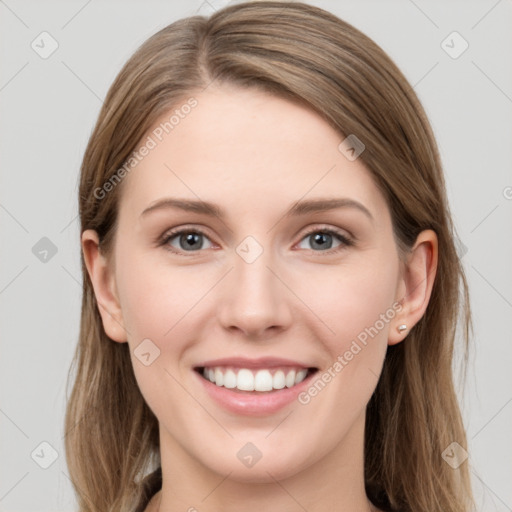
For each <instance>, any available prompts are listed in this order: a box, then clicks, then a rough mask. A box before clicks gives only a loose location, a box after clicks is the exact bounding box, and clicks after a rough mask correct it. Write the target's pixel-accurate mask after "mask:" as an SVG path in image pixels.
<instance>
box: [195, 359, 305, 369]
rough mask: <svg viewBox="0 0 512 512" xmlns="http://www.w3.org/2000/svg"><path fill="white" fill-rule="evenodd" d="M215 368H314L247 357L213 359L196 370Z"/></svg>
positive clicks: (295, 363)
mask: <svg viewBox="0 0 512 512" xmlns="http://www.w3.org/2000/svg"><path fill="white" fill-rule="evenodd" d="M215 366H234V367H236V368H277V367H283V366H290V367H294V368H297V367H299V368H314V367H313V366H312V365H310V364H307V363H302V362H300V361H294V360H292V359H283V358H280V357H259V358H255V359H248V358H246V357H225V358H221V359H211V360H208V361H203V362H201V363H199V364H197V365H195V368H204V367H207V368H212V367H215Z"/></svg>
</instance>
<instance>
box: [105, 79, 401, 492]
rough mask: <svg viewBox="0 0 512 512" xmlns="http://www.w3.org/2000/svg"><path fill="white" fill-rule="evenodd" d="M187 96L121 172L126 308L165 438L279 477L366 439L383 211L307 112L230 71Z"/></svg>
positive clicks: (384, 278)
mask: <svg viewBox="0 0 512 512" xmlns="http://www.w3.org/2000/svg"><path fill="white" fill-rule="evenodd" d="M194 97H195V99H196V100H197V105H196V106H195V107H194V108H193V109H190V112H189V113H188V114H187V115H184V116H183V117H182V118H181V117H180V120H179V122H178V123H176V124H175V126H174V128H173V129H172V131H169V133H165V132H164V133H163V136H162V134H161V130H160V131H157V132H154V131H151V132H149V134H150V135H151V134H152V133H153V135H151V136H152V138H153V139H154V141H156V146H155V147H153V148H152V149H151V150H150V151H149V152H148V154H147V155H146V156H145V157H144V158H143V159H142V161H141V162H140V163H139V164H138V165H137V166H136V167H135V168H134V169H133V170H132V171H131V172H130V173H129V175H127V176H126V178H125V181H124V183H123V191H122V196H121V202H120V210H119V225H118V231H117V233H116V239H115V247H114V263H115V264H114V267H113V269H114V270H113V273H114V275H113V277H114V281H115V290H116V291H115V293H116V297H117V299H118V303H119V310H120V315H121V317H120V323H122V325H123V326H124V328H125V330H126V334H125V336H126V337H125V340H126V339H127V341H128V343H129V348H130V353H131V357H132V362H133V367H134V371H135V375H136V379H137V382H138V385H139V386H140V390H141V392H142V394H143V396H144V398H145V400H146V401H147V403H148V405H149V407H150V408H151V409H152V411H153V412H154V413H155V415H156V417H157V418H158V420H159V423H160V432H161V451H162V452H165V453H171V454H172V457H173V460H179V461H181V462H182V463H185V461H188V463H191V464H194V465H196V466H197V467H198V468H200V470H201V471H212V472H215V473H219V474H222V475H226V474H228V473H231V478H234V479H238V480H240V481H251V482H258V481H259V482H263V481H267V480H268V479H269V473H270V474H271V475H273V477H275V478H277V479H281V478H285V477H287V476H292V475H293V474H294V473H297V472H299V471H302V470H305V469H307V468H308V467H313V466H314V465H315V464H317V463H319V462H320V461H321V460H327V459H328V458H329V457H333V456H334V455H335V454H338V455H339V454H340V453H344V454H349V453H351V450H353V449H354V448H353V447H354V446H356V448H357V450H360V449H361V445H360V444H358V443H359V441H360V440H361V439H362V432H363V428H364V415H365V408H366V404H367V402H368V400H369V399H370V397H371V395H372V393H373V391H374V389H375V387H376V385H377V381H378V377H379V374H380V371H381V368H382V364H383V360H384V356H385V352H386V348H387V345H388V342H389V336H390V330H391V329H393V330H396V325H395V324H396V323H397V321H396V317H397V315H398V310H399V306H398V307H397V305H396V301H397V300H399V299H400V298H401V297H402V293H401V291H400V286H399V283H400V268H401V267H400V260H399V256H398V253H397V248H396V245H395V242H394V238H393V233H392V224H391V218H390V213H389V210H388V208H387V205H386V203H385V200H384V197H383V196H382V194H381V193H380V191H379V190H378V188H377V187H376V185H375V183H374V182H373V180H372V178H371V175H370V173H369V171H368V170H367V169H366V168H365V166H364V164H363V163H362V161H361V159H360V158H358V159H356V160H354V161H350V160H349V159H347V158H346V156H345V154H344V153H342V152H341V151H340V150H339V149H338V146H339V145H340V143H341V142H342V141H343V139H344V138H345V137H344V136H342V135H340V134H339V133H337V132H336V131H335V130H334V129H332V128H331V127H330V126H329V125H328V124H326V122H325V121H324V120H322V118H321V117H320V116H318V115H317V114H316V113H314V112H312V111H310V110H308V109H306V108H304V107H301V106H297V105H296V104H294V103H291V102H288V101H285V100H283V99H279V98H277V97H274V96H270V95H268V94H265V93H262V92H258V91H255V90H242V89H238V88H234V87H227V86H222V87H217V88H214V87H213V86H211V87H209V88H208V89H206V90H205V91H204V92H202V93H198V94H195V95H194ZM173 110H174V109H173ZM187 110H188V109H187ZM171 114H172V112H171V113H170V114H166V115H165V116H163V117H162V119H161V120H159V122H158V123H156V124H155V127H154V128H157V127H158V126H159V125H160V122H164V121H165V120H168V119H169V117H170V115H171ZM154 133H159V134H160V138H161V140H158V138H157V137H156V136H155V135H154ZM167 200H168V201H167ZM165 201H167V202H165ZM198 202H203V203H210V207H209V208H208V207H205V206H204V204H203V205H202V206H201V204H199V203H198ZM322 202H324V203H322ZM322 204H323V205H324V206H323V207H322ZM212 205H213V206H212ZM213 208H214V209H215V211H214V213H212V212H213ZM119 341H121V340H119ZM141 343H143V345H141ZM141 352H142V353H146V355H144V356H141ZM142 361H144V362H142ZM211 380H214V381H215V382H211ZM254 387H256V390H252V391H251V388H254ZM356 440H357V442H356ZM275 454H279V457H275V456H274V455H275ZM270 455H272V456H270ZM260 456H261V458H260V459H259V460H258V457H260ZM338 460H339V459H338Z"/></svg>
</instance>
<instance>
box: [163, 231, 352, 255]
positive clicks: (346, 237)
mask: <svg viewBox="0 0 512 512" xmlns="http://www.w3.org/2000/svg"><path fill="white" fill-rule="evenodd" d="M343 231H345V230H341V229H340V228H336V227H333V226H330V225H327V224H324V225H322V224H317V225H314V226H312V227H311V228H309V229H307V230H306V231H304V232H302V234H301V237H300V239H299V240H298V242H297V243H296V244H295V245H294V247H295V246H296V245H297V244H299V243H300V242H302V240H304V239H305V238H306V237H307V236H309V235H311V234H313V233H317V232H321V233H328V234H331V235H333V236H337V237H339V240H340V242H341V244H342V245H341V246H339V247H336V248H334V249H326V250H324V251H315V250H313V249H306V250H309V251H312V252H314V253H315V254H325V255H332V254H333V253H337V252H339V251H340V250H342V249H344V248H346V247H349V246H352V245H354V243H355V240H356V239H355V237H354V236H353V235H351V234H349V233H348V232H347V231H345V233H344V232H343ZM183 233H198V234H201V235H203V236H204V237H206V238H207V239H208V240H209V241H210V242H211V243H212V244H213V245H218V244H216V243H215V242H213V240H211V237H210V236H209V235H208V233H207V232H206V230H205V229H203V228H201V227H198V226H197V225H183V226H179V227H176V228H171V229H168V230H167V231H165V232H164V234H163V235H161V236H159V237H158V238H157V239H156V241H155V242H156V243H157V245H158V246H163V247H164V249H165V250H167V251H169V252H171V253H174V254H179V255H183V256H193V255H194V254H198V253H201V252H204V250H202V249H200V250H197V251H180V250H176V249H174V248H171V246H169V245H168V242H169V240H170V239H171V238H174V237H176V236H178V235H181V234H183Z"/></svg>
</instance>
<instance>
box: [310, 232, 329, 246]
mask: <svg viewBox="0 0 512 512" xmlns="http://www.w3.org/2000/svg"><path fill="white" fill-rule="evenodd" d="M326 238H327V240H328V241H330V239H331V238H332V236H331V235H329V234H327V233H316V234H315V235H313V240H314V242H313V245H315V244H318V246H319V248H320V249H325V248H326V245H328V246H329V247H327V248H328V249H329V248H330V244H329V243H328V242H326Z"/></svg>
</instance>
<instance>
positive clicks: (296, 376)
mask: <svg viewBox="0 0 512 512" xmlns="http://www.w3.org/2000/svg"><path fill="white" fill-rule="evenodd" d="M194 371H196V372H197V373H198V374H199V375H200V376H201V377H202V378H204V379H205V380H207V381H209V382H211V383H212V384H215V385H216V386H217V387H224V388H227V389H229V390H231V391H235V392H252V393H255V394H257V393H269V392H270V393H272V392H275V391H279V390H280V389H285V388H293V387H294V386H296V385H298V384H300V383H301V382H303V381H304V380H305V379H307V378H308V377H310V376H311V375H313V374H314V373H316V372H317V371H318V368H302V367H282V368H279V367H277V368H262V369H254V368H252V369H249V368H236V367H226V366H215V367H205V366H200V367H196V368H194Z"/></svg>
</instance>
